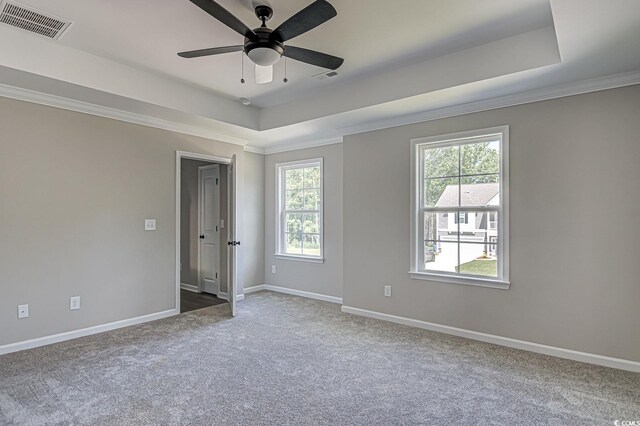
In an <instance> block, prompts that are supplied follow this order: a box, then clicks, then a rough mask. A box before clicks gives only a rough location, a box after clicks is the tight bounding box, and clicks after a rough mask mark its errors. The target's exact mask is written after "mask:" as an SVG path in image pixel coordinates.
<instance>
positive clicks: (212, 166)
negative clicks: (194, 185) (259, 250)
mask: <svg viewBox="0 0 640 426" xmlns="http://www.w3.org/2000/svg"><path fill="white" fill-rule="evenodd" d="M181 164H182V163H181ZM207 169H217V170H218V179H219V180H222V176H221V175H220V163H215V164H209V165H207V166H200V167H198V235H202V234H203V230H202V221H203V220H204V218H203V217H202V210H203V206H204V193H203V192H202V191H204V188H203V187H202V171H203V170H207ZM227 198H228V197H227ZM227 202H228V201H227ZM216 208H217V209H218V223H217V224H216V226H218V227H219V226H220V186H218V197H217V199H216ZM225 225H226V224H225ZM216 246H217V247H218V252H217V259H216V260H217V262H216V265H218V269H220V259H222V253H221V251H222V246H221V245H220V234H218V241H217V243H216ZM217 280H218V294H220V277H218V278H217ZM198 291H199V292H200V293H202V291H203V285H202V244H201V241H200V240H198ZM218 294H216V296H217V295H218Z"/></svg>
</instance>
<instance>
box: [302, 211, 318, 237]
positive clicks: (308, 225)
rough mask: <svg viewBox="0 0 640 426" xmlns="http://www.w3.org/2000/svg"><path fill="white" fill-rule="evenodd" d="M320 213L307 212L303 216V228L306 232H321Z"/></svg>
mask: <svg viewBox="0 0 640 426" xmlns="http://www.w3.org/2000/svg"><path fill="white" fill-rule="evenodd" d="M319 219H320V215H319V214H318V213H305V214H304V215H303V217H302V228H303V232H304V233H306V234H318V233H319V232H320V220H319Z"/></svg>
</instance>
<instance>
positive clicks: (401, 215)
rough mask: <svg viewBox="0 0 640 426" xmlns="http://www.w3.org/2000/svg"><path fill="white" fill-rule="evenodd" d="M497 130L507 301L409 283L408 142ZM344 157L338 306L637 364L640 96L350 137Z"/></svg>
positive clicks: (633, 90) (603, 96)
mask: <svg viewBox="0 0 640 426" xmlns="http://www.w3.org/2000/svg"><path fill="white" fill-rule="evenodd" d="M504 124H508V125H509V126H510V139H511V142H510V150H511V155H510V161H511V163H510V172H511V179H510V185H511V190H510V196H511V206H510V213H511V239H510V244H511V264H510V265H511V283H512V284H511V289H510V290H506V291H505V290H497V289H489V288H480V287H469V286H462V285H455V284H446V283H439V282H433V281H421V280H412V279H410V278H409V275H408V274H407V271H408V270H409V217H410V204H409V185H410V179H411V177H410V172H409V155H410V151H409V140H410V139H411V138H417V137H422V136H432V135H439V134H446V133H452V132H459V131H465V130H473V129H482V128H486V127H492V126H498V125H504ZM343 145H344V146H343V149H344V164H345V167H344V265H345V266H344V283H345V285H344V304H345V305H348V306H353V307H358V308H363V309H369V310H373V311H378V312H383V313H387V314H394V315H399V316H403V317H409V318H415V319H419V320H424V321H428V322H433V323H437V324H444V325H448V326H453V327H460V328H464V329H469V330H475V331H479V332H483V333H490V334H497V335H500V336H505V337H510V338H515V339H522V340H526V341H530V342H537V343H542V344H547V345H552V346H559V347H562V348H568V349H574V350H579V351H585V352H589V353H595V354H601V355H607V356H612V357H619V358H624V359H629V360H634V361H640V315H638V301H640V279H639V278H638V260H639V259H640V254H639V247H640V246H639V244H638V242H639V241H640V227H639V226H638V218H639V217H640V190H639V189H638V188H639V182H640V86H633V87H629V88H623V89H617V90H609V91H603V92H597V93H592V94H587V95H581V96H574V97H568V98H562V99H558V100H551V101H546V102H539V103H534V104H528V105H523V106H517V107H511V108H505V109H499V110H494V111H487V112H481V113H477V114H470V115H465V116H461V117H454V118H448V119H443V120H438V121H432V122H426V123H420V124H415V125H409V126H403V127H398V128H392V129H386V130H381V131H376V132H370V133H365V134H359V135H354V136H349V137H347V138H345V141H344V144H343ZM385 284H391V285H393V297H392V298H385V297H384V296H383V286H384V285H385Z"/></svg>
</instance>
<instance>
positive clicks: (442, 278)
mask: <svg viewBox="0 0 640 426" xmlns="http://www.w3.org/2000/svg"><path fill="white" fill-rule="evenodd" d="M409 276H411V278H413V279H414V280H427V281H437V282H444V283H450V284H462V285H470V286H476V287H488V288H497V289H500V290H509V287H510V285H511V283H510V282H509V281H503V280H498V279H490V278H470V277H456V276H452V275H446V274H433V273H430V272H415V271H409Z"/></svg>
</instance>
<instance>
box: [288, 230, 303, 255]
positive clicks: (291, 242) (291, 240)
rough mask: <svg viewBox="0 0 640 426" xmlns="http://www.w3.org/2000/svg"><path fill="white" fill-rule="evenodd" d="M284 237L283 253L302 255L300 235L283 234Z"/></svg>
mask: <svg viewBox="0 0 640 426" xmlns="http://www.w3.org/2000/svg"><path fill="white" fill-rule="evenodd" d="M284 237H285V243H286V247H285V253H288V254H302V240H301V237H302V234H284Z"/></svg>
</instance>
